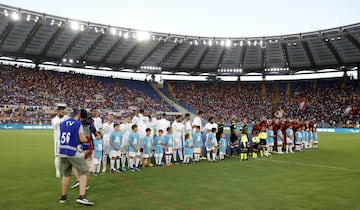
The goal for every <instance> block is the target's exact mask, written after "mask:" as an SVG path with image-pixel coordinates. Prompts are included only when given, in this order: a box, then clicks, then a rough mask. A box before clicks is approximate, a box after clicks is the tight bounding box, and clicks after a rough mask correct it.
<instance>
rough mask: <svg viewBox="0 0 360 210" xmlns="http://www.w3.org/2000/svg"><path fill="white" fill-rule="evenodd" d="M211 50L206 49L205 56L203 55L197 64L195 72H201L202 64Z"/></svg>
mask: <svg viewBox="0 0 360 210" xmlns="http://www.w3.org/2000/svg"><path fill="white" fill-rule="evenodd" d="M209 50H210V47H209V46H207V47H206V49H205V51H204V52H203V54H202V55H201V57H200V59H199V61H198V62H197V64H196V67H195V70H200V66H201V64H202V62H203V61H204V59H205V57H206V55H207V54H208V53H209Z"/></svg>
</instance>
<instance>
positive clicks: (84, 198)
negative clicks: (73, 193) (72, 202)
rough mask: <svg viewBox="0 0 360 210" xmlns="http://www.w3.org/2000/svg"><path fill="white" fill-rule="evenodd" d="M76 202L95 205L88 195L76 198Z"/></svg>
mask: <svg viewBox="0 0 360 210" xmlns="http://www.w3.org/2000/svg"><path fill="white" fill-rule="evenodd" d="M76 202H77V203H79V204H84V205H89V206H93V205H94V203H93V202H91V201H89V200H88V199H87V198H86V197H82V198H81V197H78V199H76Z"/></svg>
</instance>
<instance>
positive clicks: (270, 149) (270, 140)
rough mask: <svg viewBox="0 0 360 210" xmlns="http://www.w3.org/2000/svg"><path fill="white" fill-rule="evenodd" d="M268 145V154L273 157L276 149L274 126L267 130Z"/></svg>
mask: <svg viewBox="0 0 360 210" xmlns="http://www.w3.org/2000/svg"><path fill="white" fill-rule="evenodd" d="M266 145H267V149H268V153H269V155H271V153H272V152H273V149H274V130H273V126H272V125H270V127H269V129H268V130H267V139H266Z"/></svg>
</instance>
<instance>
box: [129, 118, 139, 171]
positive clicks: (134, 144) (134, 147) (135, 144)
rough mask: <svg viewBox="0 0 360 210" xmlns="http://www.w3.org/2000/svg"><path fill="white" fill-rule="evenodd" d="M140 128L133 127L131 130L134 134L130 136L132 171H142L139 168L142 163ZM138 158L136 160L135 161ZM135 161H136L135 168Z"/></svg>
mask: <svg viewBox="0 0 360 210" xmlns="http://www.w3.org/2000/svg"><path fill="white" fill-rule="evenodd" d="M138 129H139V128H138V126H137V125H132V126H131V130H132V132H131V133H130V134H129V157H130V161H129V164H130V171H132V172H135V171H140V169H139V168H138V166H139V163H140V158H141V156H140V155H141V154H140V137H139V133H138ZM135 157H136V159H135ZM134 161H135V167H134Z"/></svg>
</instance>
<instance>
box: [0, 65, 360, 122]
mask: <svg viewBox="0 0 360 210" xmlns="http://www.w3.org/2000/svg"><path fill="white" fill-rule="evenodd" d="M126 82H128V81H126ZM126 82H122V81H121V80H119V79H113V78H104V77H95V76H87V75H81V74H74V73H61V72H55V71H43V70H36V69H31V68H23V67H14V66H5V65H3V66H0V83H1V86H0V101H1V102H0V122H2V123H36V124H38V123H49V121H50V119H51V117H52V116H53V115H54V113H55V108H56V104H57V103H65V104H66V105H67V106H68V107H84V108H88V109H90V108H93V107H96V108H98V110H100V113H104V114H105V113H108V111H115V112H116V111H117V112H119V113H120V114H121V113H124V111H125V112H126V111H131V110H132V109H134V107H141V108H144V109H146V110H150V111H151V112H164V111H170V106H169V105H168V104H167V103H166V102H165V101H163V100H162V99H161V98H160V97H149V96H146V95H145V94H144V93H143V91H141V90H137V89H135V88H133V87H127V86H125V85H124V84H126ZM122 83H124V84H122ZM275 83H277V85H278V88H277V89H275V88H274V85H275ZM288 83H290V84H288ZM170 84H171V86H172V91H173V96H174V97H175V98H173V99H174V100H175V101H176V102H177V103H179V104H180V105H183V106H184V107H185V108H188V109H190V111H193V112H197V111H199V110H203V111H204V116H205V118H206V117H208V116H213V115H217V116H222V117H224V118H225V119H226V120H227V121H229V120H230V119H231V117H232V116H237V118H238V119H247V120H248V121H255V120H257V119H260V118H262V117H266V118H267V119H271V118H272V117H273V116H274V113H275V112H277V111H278V110H281V111H282V113H283V116H282V118H290V119H297V118H299V119H300V120H310V119H313V118H315V119H316V120H317V121H318V122H319V123H322V125H331V126H345V127H346V126H349V127H351V126H352V124H353V123H354V121H357V119H358V118H359V107H360V89H359V83H358V82H357V81H352V80H349V79H348V78H341V79H330V80H319V81H316V80H308V81H304V80H302V81H291V82H286V81H284V82H265V83H264V84H263V83H262V82H184V81H179V82H171V83H170ZM132 85H134V84H132ZM136 85H137V84H136ZM275 91H278V94H275ZM167 95H168V94H167ZM170 97H171V96H170ZM301 103H302V104H301ZM349 124H350V125H349Z"/></svg>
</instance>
